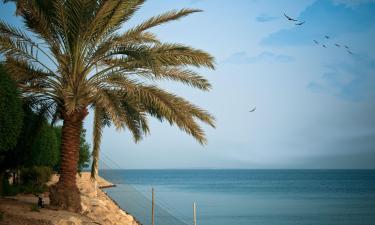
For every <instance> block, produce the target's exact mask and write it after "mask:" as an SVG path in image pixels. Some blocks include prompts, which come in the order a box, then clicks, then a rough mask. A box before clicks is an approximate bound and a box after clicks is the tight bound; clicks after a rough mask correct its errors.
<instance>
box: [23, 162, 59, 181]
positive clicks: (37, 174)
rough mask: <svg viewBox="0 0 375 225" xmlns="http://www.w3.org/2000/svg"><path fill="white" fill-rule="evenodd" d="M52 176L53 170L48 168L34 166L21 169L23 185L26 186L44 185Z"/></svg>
mask: <svg viewBox="0 0 375 225" xmlns="http://www.w3.org/2000/svg"><path fill="white" fill-rule="evenodd" d="M51 175H52V169H51V168H50V167H47V166H32V167H28V168H22V169H21V183H22V184H24V185H27V184H31V185H38V186H41V185H44V184H45V183H47V182H48V181H49V179H50V177H51Z"/></svg>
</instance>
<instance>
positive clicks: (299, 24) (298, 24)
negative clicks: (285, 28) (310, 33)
mask: <svg viewBox="0 0 375 225" xmlns="http://www.w3.org/2000/svg"><path fill="white" fill-rule="evenodd" d="M305 22H306V21H303V22H300V23H295V24H294V25H297V26H301V25H302V24H304V23H305Z"/></svg>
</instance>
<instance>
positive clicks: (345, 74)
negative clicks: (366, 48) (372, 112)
mask: <svg viewBox="0 0 375 225" xmlns="http://www.w3.org/2000/svg"><path fill="white" fill-rule="evenodd" d="M352 59H353V61H352V62H339V63H335V64H330V65H327V66H326V69H327V71H326V72H325V73H324V74H323V75H322V76H321V77H320V79H319V80H317V81H313V82H311V83H309V84H308V85H307V88H308V89H309V90H311V91H313V92H316V93H325V94H331V95H334V96H338V97H340V98H342V99H344V100H348V101H366V100H368V99H371V97H373V96H375V77H374V76H373V74H375V60H374V59H373V58H371V57H368V56H361V55H355V56H353V57H352Z"/></svg>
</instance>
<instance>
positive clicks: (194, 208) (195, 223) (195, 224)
mask: <svg viewBox="0 0 375 225" xmlns="http://www.w3.org/2000/svg"><path fill="white" fill-rule="evenodd" d="M193 213H194V225H197V210H196V206H195V202H194V203H193Z"/></svg>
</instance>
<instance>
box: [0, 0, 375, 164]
mask: <svg viewBox="0 0 375 225" xmlns="http://www.w3.org/2000/svg"><path fill="white" fill-rule="evenodd" d="M1 7H2V8H1V11H0V13H1V14H0V18H2V19H4V20H6V21H8V22H10V23H13V24H18V23H17V21H16V20H15V19H14V16H12V15H13V12H12V11H13V9H14V8H13V7H12V5H11V4H7V5H5V6H3V5H2V6H1ZM185 7H188V8H199V9H203V10H204V12H202V13H197V14H194V15H191V16H189V17H187V18H184V19H182V20H180V21H177V22H173V23H169V24H166V25H164V26H161V27H159V28H157V29H154V30H153V31H154V32H155V33H156V34H157V35H158V36H159V38H160V39H161V40H164V41H168V42H179V43H184V44H188V45H191V46H193V47H196V48H201V49H204V50H206V51H208V52H209V53H211V54H212V55H213V56H215V58H216V62H217V68H216V70H215V71H207V70H201V72H202V74H204V75H205V76H206V77H207V78H208V79H209V80H210V82H211V83H212V85H213V90H212V91H211V92H208V93H207V92H201V91H199V90H194V89H190V88H187V87H184V86H182V85H179V84H175V83H163V84H162V86H163V87H165V88H166V89H168V90H171V91H173V92H175V93H177V94H179V95H181V96H184V97H186V98H188V99H189V100H191V101H192V102H194V103H196V104H197V105H199V106H201V107H203V108H205V109H207V110H208V111H210V112H211V113H212V114H213V115H214V116H215V117H216V120H217V122H216V123H217V128H216V129H213V128H210V127H207V126H204V128H205V131H206V133H207V136H208V141H209V143H208V145H206V146H203V147H202V146H200V145H199V144H198V143H197V142H196V141H195V140H194V139H193V138H192V137H190V136H188V135H186V134H185V133H183V132H182V131H180V130H179V129H178V128H176V127H171V126H169V124H167V123H163V124H161V123H159V122H158V121H156V120H151V135H149V136H147V137H146V138H145V139H144V140H143V141H142V142H140V143H139V144H135V143H134V142H133V141H132V138H131V136H130V134H129V132H128V131H122V132H117V131H116V130H115V128H113V127H112V128H106V129H105V130H104V139H103V143H102V151H103V152H104V154H102V157H103V159H104V160H105V162H107V164H111V165H112V166H111V167H114V164H113V163H110V162H109V159H108V158H110V159H111V160H113V161H115V162H116V163H117V164H118V165H120V166H121V167H122V168H375V119H374V115H375V42H374V41H373V39H375V1H370V0H367V1H359V0H356V1H354V0H353V1H350V0H347V1H345V0H333V1H328V0H327V1H313V0H306V1H294V0H293V1H260V0H253V1H249V0H243V1H240V0H236V1H224V0H222V1H220V0H186V1H182V0H181V1H175V0H150V1H148V2H146V3H145V5H144V7H143V8H141V9H140V10H139V11H138V13H137V14H136V16H135V17H134V18H133V19H132V20H131V21H130V24H132V25H134V24H136V23H139V22H140V21H142V20H144V19H146V18H149V17H150V16H153V15H156V14H159V13H162V12H165V11H167V10H170V9H181V8H185ZM284 12H285V13H287V14H288V15H289V16H292V17H295V18H297V19H299V20H301V21H306V23H305V24H303V25H302V26H295V25H294V24H293V23H291V22H289V21H287V20H286V19H285V18H284V17H283V13H284ZM126 27H129V25H126V26H125V28H126ZM324 35H328V36H330V39H325V38H324ZM314 39H315V40H317V41H318V42H319V43H322V44H325V45H326V46H327V48H323V47H322V46H318V45H316V44H315V43H314V42H313V40H314ZM371 40H372V41H371ZM335 43H338V44H340V45H347V46H348V47H349V48H350V51H352V52H353V55H350V54H349V53H347V52H346V50H345V49H344V47H343V46H341V47H336V46H334V44H335ZM255 106H256V107H257V110H256V111H255V112H253V113H249V112H248V111H249V110H250V109H252V108H253V107H255ZM92 116H93V113H90V115H89V116H88V118H87V119H86V121H85V128H86V129H87V130H88V136H87V137H88V139H89V140H90V139H91V132H92V120H93V119H92ZM90 141H91V140H90ZM104 167H105V166H104Z"/></svg>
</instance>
